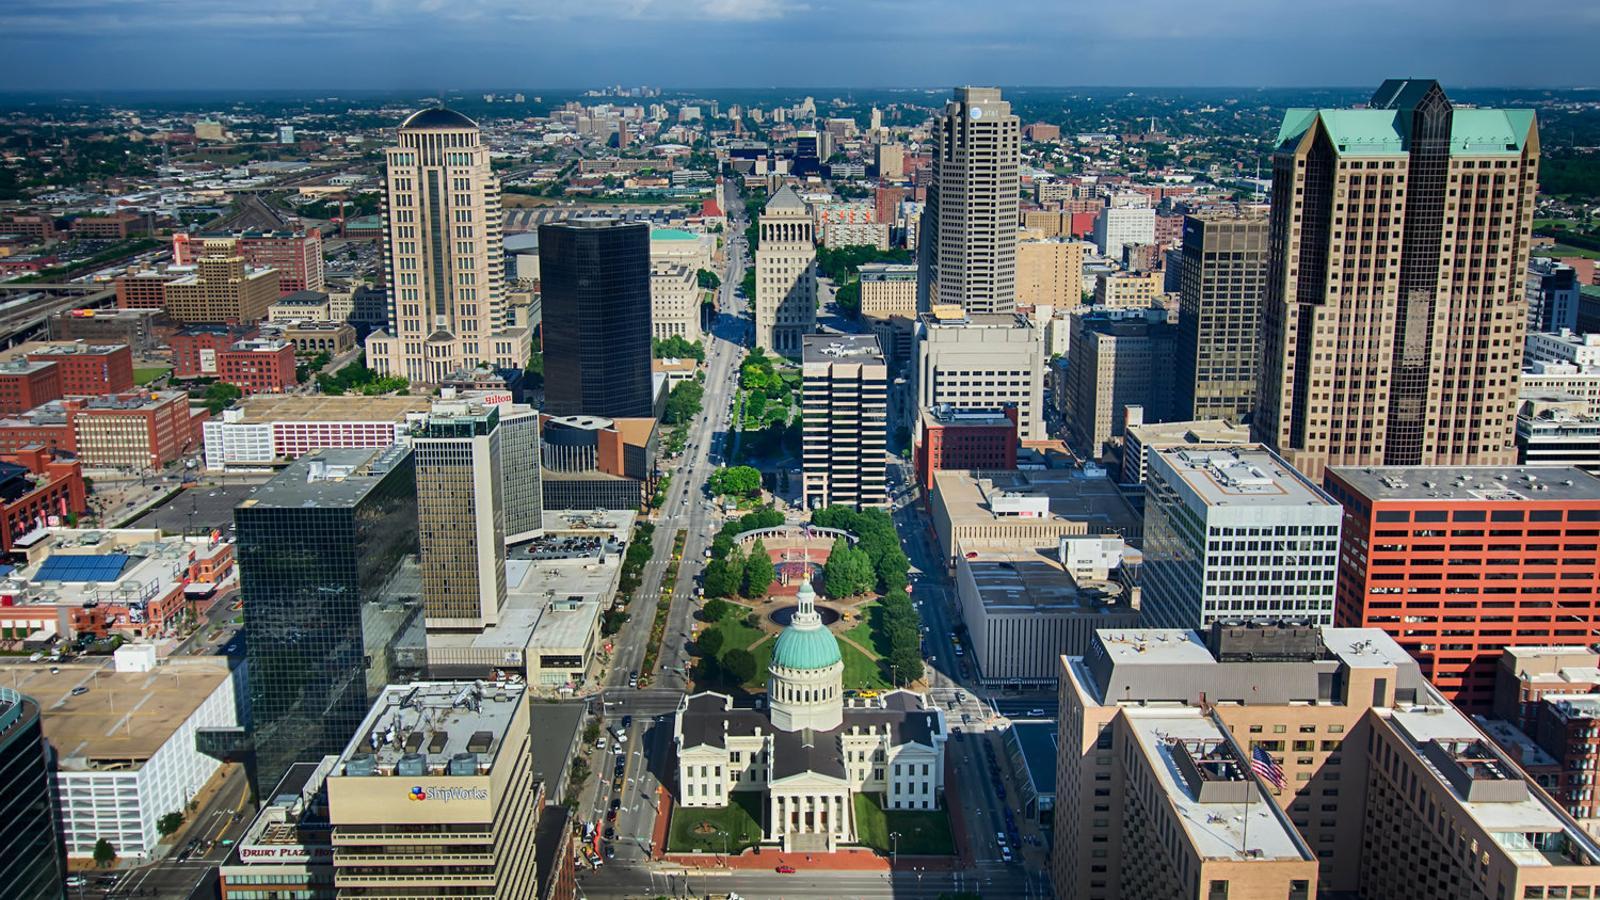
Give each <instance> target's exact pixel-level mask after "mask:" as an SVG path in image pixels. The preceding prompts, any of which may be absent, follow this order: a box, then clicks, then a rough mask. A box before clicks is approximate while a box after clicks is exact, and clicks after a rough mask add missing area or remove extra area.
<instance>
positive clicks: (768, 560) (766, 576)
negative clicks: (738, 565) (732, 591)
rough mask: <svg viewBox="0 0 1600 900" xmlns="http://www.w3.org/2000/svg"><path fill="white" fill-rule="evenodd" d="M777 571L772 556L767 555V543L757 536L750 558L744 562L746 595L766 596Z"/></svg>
mask: <svg viewBox="0 0 1600 900" xmlns="http://www.w3.org/2000/svg"><path fill="white" fill-rule="evenodd" d="M775 577H777V573H776V572H775V571H774V570H773V568H772V557H770V556H768V555H767V545H766V544H763V543H762V542H761V539H760V538H756V542H755V545H754V546H752V547H751V548H750V558H749V559H748V560H747V561H746V562H745V564H744V595H745V596H746V597H749V598H751V599H755V598H757V597H765V596H766V595H767V589H768V588H770V587H772V580H773V579H774V578H775Z"/></svg>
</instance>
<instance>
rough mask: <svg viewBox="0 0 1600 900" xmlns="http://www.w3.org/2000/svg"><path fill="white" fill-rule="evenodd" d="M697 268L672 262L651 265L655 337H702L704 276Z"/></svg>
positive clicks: (651, 312)
mask: <svg viewBox="0 0 1600 900" xmlns="http://www.w3.org/2000/svg"><path fill="white" fill-rule="evenodd" d="M696 276H697V273H696V270H694V269H691V268H689V267H688V266H682V265H674V264H672V263H654V264H652V265H651V267H650V329H651V335H650V336H651V337H653V338H669V337H681V338H683V339H684V340H686V341H689V342H690V343H693V342H695V341H698V340H700V296H701V294H702V293H703V292H702V291H701V290H700V280H699V278H698V277H696Z"/></svg>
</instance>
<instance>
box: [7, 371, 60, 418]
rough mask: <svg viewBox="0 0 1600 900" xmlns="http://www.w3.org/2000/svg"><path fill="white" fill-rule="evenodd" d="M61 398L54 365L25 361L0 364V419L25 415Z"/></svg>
mask: <svg viewBox="0 0 1600 900" xmlns="http://www.w3.org/2000/svg"><path fill="white" fill-rule="evenodd" d="M61 396H62V394H61V372H60V367H59V366H57V365H56V364H55V363H53V362H33V361H31V360H26V359H13V360H9V361H7V362H3V363H0V415H7V416H14V415H16V414H17V413H20V412H27V411H28V410H30V409H33V408H34V407H35V406H38V405H40V404H42V403H49V402H50V401H51V400H60V399H61Z"/></svg>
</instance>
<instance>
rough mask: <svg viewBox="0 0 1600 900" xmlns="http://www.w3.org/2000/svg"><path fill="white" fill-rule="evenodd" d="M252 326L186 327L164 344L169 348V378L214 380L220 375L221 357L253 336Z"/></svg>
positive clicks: (204, 325) (254, 330) (255, 331)
mask: <svg viewBox="0 0 1600 900" xmlns="http://www.w3.org/2000/svg"><path fill="white" fill-rule="evenodd" d="M257 333H258V332H257V330H256V327H255V326H254V325H210V324H202V325H187V326H184V327H183V328H180V329H179V330H178V333H177V334H174V335H173V336H172V339H171V340H169V341H168V342H167V344H168V345H169V346H170V347H172V377H174V378H217V377H219V376H220V375H221V374H222V365H221V357H222V354H224V353H226V352H227V351H228V348H230V347H232V346H233V345H234V344H237V343H238V342H240V341H247V340H249V339H251V338H253V337H255V336H256V334H257Z"/></svg>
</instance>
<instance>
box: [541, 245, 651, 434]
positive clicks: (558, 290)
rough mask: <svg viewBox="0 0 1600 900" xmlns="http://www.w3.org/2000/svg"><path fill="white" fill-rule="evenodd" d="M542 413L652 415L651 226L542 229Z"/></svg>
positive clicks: (560, 414) (605, 415)
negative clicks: (543, 376)
mask: <svg viewBox="0 0 1600 900" xmlns="http://www.w3.org/2000/svg"><path fill="white" fill-rule="evenodd" d="M539 273H540V278H541V289H542V291H543V304H544V330H543V337H544V372H545V395H544V396H545V405H544V410H545V412H547V413H549V414H551V415H555V416H577V415H586V416H603V417H606V418H613V419H614V418H631V417H642V416H650V415H653V414H654V413H653V410H654V408H655V403H654V401H655V397H654V395H653V393H652V391H651V380H650V359H651V352H650V336H651V324H650V323H651V313H650V226H649V225H646V224H645V223H643V222H631V223H629V222H622V221H620V220H617V219H601V218H583V219H569V220H567V221H565V222H559V223H550V224H545V225H541V226H539Z"/></svg>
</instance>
